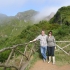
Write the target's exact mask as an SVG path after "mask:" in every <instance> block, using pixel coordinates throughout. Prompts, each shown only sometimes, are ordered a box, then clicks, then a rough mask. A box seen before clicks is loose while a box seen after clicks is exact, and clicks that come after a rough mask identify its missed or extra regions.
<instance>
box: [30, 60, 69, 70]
mask: <svg viewBox="0 0 70 70" xmlns="http://www.w3.org/2000/svg"><path fill="white" fill-rule="evenodd" d="M30 70H70V65H65V66H61V67H60V66H56V65H53V64H52V63H49V64H48V63H47V62H43V61H42V60H39V61H37V62H36V63H35V64H34V65H33V66H32V68H31V69H30Z"/></svg>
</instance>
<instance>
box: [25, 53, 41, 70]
mask: <svg viewBox="0 0 70 70" xmlns="http://www.w3.org/2000/svg"><path fill="white" fill-rule="evenodd" d="M39 55H40V54H39V53H38V52H36V53H35V54H34V55H33V58H32V60H31V61H30V63H29V65H28V66H27V67H26V68H25V70H29V69H30V68H31V67H32V66H33V65H34V64H35V62H36V61H38V60H39V59H40V57H39Z"/></svg>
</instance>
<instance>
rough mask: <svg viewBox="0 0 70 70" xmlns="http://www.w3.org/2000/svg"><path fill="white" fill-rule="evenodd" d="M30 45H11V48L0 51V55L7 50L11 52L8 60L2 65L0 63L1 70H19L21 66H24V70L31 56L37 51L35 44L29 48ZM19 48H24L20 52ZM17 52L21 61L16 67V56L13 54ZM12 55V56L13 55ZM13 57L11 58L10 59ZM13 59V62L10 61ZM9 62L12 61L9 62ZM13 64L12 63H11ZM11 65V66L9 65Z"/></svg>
mask: <svg viewBox="0 0 70 70" xmlns="http://www.w3.org/2000/svg"><path fill="white" fill-rule="evenodd" d="M29 44H30V43H26V44H17V45H13V46H12V47H7V48H3V49H1V50H0V53H2V52H4V51H7V50H11V52H10V54H9V56H8V59H7V60H6V61H5V62H4V63H0V67H3V68H2V69H3V70H7V69H8V68H10V69H11V70H12V68H14V69H15V70H21V67H22V65H23V64H24V67H23V68H25V67H26V66H25V65H27V64H28V62H29V60H30V58H31V55H32V54H33V53H34V52H35V51H37V47H36V43H33V45H32V44H31V47H29ZM19 48H24V51H20V50H19ZM16 51H17V52H18V53H19V54H20V55H22V56H21V58H20V59H21V60H20V62H19V63H18V65H17V64H16V60H15V59H16V56H15V55H16V54H15V52H16ZM13 54H14V55H13ZM11 57H13V58H11ZM12 59H13V60H12ZM10 60H12V61H11V62H10ZM12 62H13V63H12ZM11 63H12V64H11ZM23 70H24V69H23Z"/></svg>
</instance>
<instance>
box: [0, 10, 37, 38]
mask: <svg viewBox="0 0 70 70" xmlns="http://www.w3.org/2000/svg"><path fill="white" fill-rule="evenodd" d="M36 14H37V11H34V10H28V11H25V12H20V13H18V14H17V15H16V16H7V15H4V14H0V37H4V38H5V37H9V36H17V35H19V34H20V33H21V31H22V30H23V29H25V28H26V27H27V26H29V25H32V24H33V23H32V22H31V21H30V20H32V17H33V16H34V15H36Z"/></svg>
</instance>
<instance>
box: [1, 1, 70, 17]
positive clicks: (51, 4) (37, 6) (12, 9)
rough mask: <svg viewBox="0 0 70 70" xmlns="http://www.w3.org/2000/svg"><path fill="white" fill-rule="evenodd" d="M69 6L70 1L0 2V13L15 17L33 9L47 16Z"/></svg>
mask: <svg viewBox="0 0 70 70" xmlns="http://www.w3.org/2000/svg"><path fill="white" fill-rule="evenodd" d="M69 5H70V0H0V13H2V14H6V15H8V16H15V15H16V14H17V13H18V12H23V11H26V10H30V9H33V10H36V11H39V12H40V13H41V14H42V15H49V14H50V13H51V12H56V11H57V10H58V9H59V8H60V7H62V6H69Z"/></svg>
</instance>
